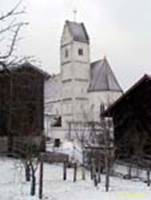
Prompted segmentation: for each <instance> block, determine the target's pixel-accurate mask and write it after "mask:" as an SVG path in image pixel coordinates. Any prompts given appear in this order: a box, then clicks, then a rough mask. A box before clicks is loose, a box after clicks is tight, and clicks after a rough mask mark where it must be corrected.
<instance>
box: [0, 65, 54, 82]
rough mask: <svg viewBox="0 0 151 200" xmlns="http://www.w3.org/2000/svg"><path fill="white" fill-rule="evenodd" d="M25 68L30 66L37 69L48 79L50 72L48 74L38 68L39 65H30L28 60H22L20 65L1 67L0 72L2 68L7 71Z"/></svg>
mask: <svg viewBox="0 0 151 200" xmlns="http://www.w3.org/2000/svg"><path fill="white" fill-rule="evenodd" d="M25 68H28V69H29V68H30V69H33V70H35V71H37V72H38V73H40V74H41V75H42V76H43V77H44V78H45V79H48V78H49V77H50V74H48V73H47V72H45V71H44V70H42V69H40V68H39V67H36V66H34V65H32V64H31V63H30V62H24V63H22V64H20V65H11V66H9V67H8V68H5V69H4V68H1V69H0V72H3V71H4V70H8V71H12V72H13V71H16V70H19V69H25Z"/></svg>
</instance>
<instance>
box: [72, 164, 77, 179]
mask: <svg viewBox="0 0 151 200" xmlns="http://www.w3.org/2000/svg"><path fill="white" fill-rule="evenodd" d="M76 180H77V163H74V167H73V182H76Z"/></svg>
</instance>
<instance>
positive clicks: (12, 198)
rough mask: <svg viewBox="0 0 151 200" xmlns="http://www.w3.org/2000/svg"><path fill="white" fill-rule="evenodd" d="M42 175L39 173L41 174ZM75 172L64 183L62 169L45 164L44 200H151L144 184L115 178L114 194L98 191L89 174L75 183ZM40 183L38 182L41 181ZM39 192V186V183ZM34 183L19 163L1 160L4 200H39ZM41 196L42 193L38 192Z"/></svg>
mask: <svg viewBox="0 0 151 200" xmlns="http://www.w3.org/2000/svg"><path fill="white" fill-rule="evenodd" d="M37 174H38V173H37ZM72 176H73V171H72V169H68V180H67V181H63V180H62V166H61V165H50V164H44V197H43V199H45V200H133V199H135V200H136V199H143V200H151V188H150V187H147V185H146V184H144V183H143V182H138V181H136V180H135V181H134V180H133V181H130V180H123V179H120V178H116V177H111V179H110V180H111V181H110V185H111V187H110V192H108V193H106V192H105V189H104V176H102V183H101V184H100V185H99V186H98V187H97V188H95V187H94V185H93V182H92V181H91V180H90V177H89V173H88V172H87V180H86V181H82V180H81V173H80V170H79V171H78V176H79V178H78V180H77V182H76V183H73V182H72ZM37 181H38V179H37ZM37 191H38V184H37ZM29 193H30V183H26V182H25V180H24V170H23V168H22V165H21V164H20V161H19V160H15V159H9V158H0V200H37V199H38V195H37V194H36V196H34V197H31V196H30V195H29ZM37 193H38V192H37Z"/></svg>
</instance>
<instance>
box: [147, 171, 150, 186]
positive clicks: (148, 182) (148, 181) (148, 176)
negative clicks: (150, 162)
mask: <svg viewBox="0 0 151 200" xmlns="http://www.w3.org/2000/svg"><path fill="white" fill-rule="evenodd" d="M147 186H150V169H147Z"/></svg>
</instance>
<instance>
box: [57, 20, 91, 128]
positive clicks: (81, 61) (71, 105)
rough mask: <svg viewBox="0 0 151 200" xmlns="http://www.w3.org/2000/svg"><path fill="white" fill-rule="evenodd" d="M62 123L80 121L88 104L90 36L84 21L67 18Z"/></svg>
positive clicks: (62, 40) (64, 45)
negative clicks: (79, 21) (72, 20)
mask: <svg viewBox="0 0 151 200" xmlns="http://www.w3.org/2000/svg"><path fill="white" fill-rule="evenodd" d="M60 54H61V55H60V57H61V81H62V124H63V127H66V126H67V124H68V123H67V122H68V121H74V122H75V121H81V120H82V119H83V116H82V115H83V114H84V113H85V110H86V107H87V105H88V97H87V89H88V85H89V80H90V77H89V76H90V52H89V36H88V34H87V31H86V29H85V26H84V24H83V23H77V22H71V21H66V22H65V25H64V29H63V33H62V37H61V46H60Z"/></svg>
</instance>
